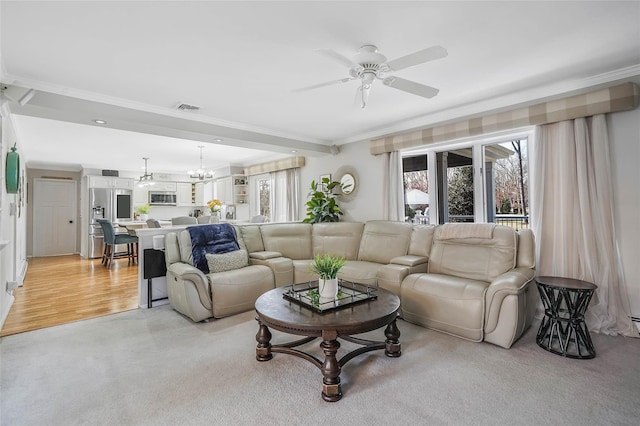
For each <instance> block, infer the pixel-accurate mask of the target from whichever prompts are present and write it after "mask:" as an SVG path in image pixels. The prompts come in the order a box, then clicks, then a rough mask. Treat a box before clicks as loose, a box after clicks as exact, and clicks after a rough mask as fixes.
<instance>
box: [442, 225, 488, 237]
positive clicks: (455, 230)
mask: <svg viewBox="0 0 640 426" xmlns="http://www.w3.org/2000/svg"><path fill="white" fill-rule="evenodd" d="M495 227H496V224H495V223H445V224H444V225H442V232H441V233H440V239H441V240H452V239H456V238H493V228H495Z"/></svg>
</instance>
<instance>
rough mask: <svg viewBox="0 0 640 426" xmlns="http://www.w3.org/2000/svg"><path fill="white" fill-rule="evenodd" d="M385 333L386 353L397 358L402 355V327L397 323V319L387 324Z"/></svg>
mask: <svg viewBox="0 0 640 426" xmlns="http://www.w3.org/2000/svg"><path fill="white" fill-rule="evenodd" d="M384 335H385V336H386V337H387V341H386V342H385V343H386V346H385V349H384V354H385V355H386V356H390V357H393V358H397V357H399V356H400V355H402V347H401V346H400V341H399V339H400V329H399V328H398V325H397V324H396V320H393V322H391V323H389V325H387V328H386V329H385V330H384Z"/></svg>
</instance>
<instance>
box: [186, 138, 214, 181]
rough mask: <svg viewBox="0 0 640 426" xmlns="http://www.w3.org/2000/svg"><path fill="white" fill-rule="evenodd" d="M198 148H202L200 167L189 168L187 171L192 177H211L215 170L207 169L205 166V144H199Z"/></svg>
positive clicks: (200, 178)
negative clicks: (203, 151)
mask: <svg viewBox="0 0 640 426" xmlns="http://www.w3.org/2000/svg"><path fill="white" fill-rule="evenodd" d="M198 148H200V167H199V168H198V169H197V170H189V171H188V172H187V173H189V177H190V178H191V179H199V180H205V179H211V178H212V177H213V175H214V172H213V171H212V170H205V169H204V166H203V165H202V148H204V145H200V146H198Z"/></svg>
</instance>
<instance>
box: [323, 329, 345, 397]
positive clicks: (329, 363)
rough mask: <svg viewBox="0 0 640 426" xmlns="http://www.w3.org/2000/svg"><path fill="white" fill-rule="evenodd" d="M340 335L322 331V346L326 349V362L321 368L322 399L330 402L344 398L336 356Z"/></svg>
mask: <svg viewBox="0 0 640 426" xmlns="http://www.w3.org/2000/svg"><path fill="white" fill-rule="evenodd" d="M337 338H338V335H337V333H336V332H335V331H333V332H331V331H330V332H326V331H323V332H322V339H323V340H322V343H320V347H321V348H322V350H323V351H324V363H323V364H322V367H321V368H320V371H322V376H323V379H322V399H324V400H325V401H329V402H335V401H339V400H340V398H342V388H341V387H340V371H341V367H340V363H339V362H338V360H337V358H336V353H337V352H338V348H340V342H338V340H336V339H337Z"/></svg>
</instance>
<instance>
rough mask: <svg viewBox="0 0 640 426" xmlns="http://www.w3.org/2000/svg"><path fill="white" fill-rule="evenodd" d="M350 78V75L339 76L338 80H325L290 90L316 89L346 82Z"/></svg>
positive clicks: (304, 90)
mask: <svg viewBox="0 0 640 426" xmlns="http://www.w3.org/2000/svg"><path fill="white" fill-rule="evenodd" d="M351 80H353V78H351V77H346V78H341V79H340V80H332V81H327V82H324V83H320V84H314V85H313V86H307V87H301V88H299V89H293V90H292V92H294V93H296V92H306V91H307V90H313V89H318V88H320V87H325V86H331V85H334V84H340V83H346V82H347V81H351Z"/></svg>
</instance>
